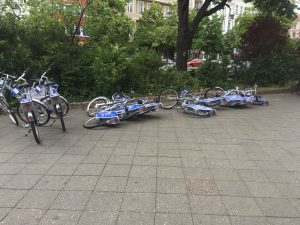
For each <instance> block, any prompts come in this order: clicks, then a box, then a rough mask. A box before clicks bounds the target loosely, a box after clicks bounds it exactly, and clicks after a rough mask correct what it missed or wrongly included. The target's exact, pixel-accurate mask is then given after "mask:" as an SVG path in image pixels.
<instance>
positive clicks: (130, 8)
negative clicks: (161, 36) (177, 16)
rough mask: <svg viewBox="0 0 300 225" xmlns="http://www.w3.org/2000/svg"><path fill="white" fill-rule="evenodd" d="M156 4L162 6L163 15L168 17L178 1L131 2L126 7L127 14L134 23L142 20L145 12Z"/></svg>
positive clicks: (131, 0)
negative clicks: (172, 6) (171, 8)
mask: <svg viewBox="0 0 300 225" xmlns="http://www.w3.org/2000/svg"><path fill="white" fill-rule="evenodd" d="M153 2H155V3H158V4H160V5H161V8H162V13H163V14H164V15H165V16H167V15H168V13H169V11H170V6H171V5H172V4H174V3H175V2H176V0H155V1H151V0H150V1H146V0H130V1H129V3H128V4H127V6H126V13H127V15H128V16H129V17H131V18H132V19H133V20H134V21H136V20H138V19H139V18H141V16H142V13H143V12H144V11H145V10H148V9H150V7H151V4H152V3H153Z"/></svg>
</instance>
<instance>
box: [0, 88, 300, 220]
mask: <svg viewBox="0 0 300 225" xmlns="http://www.w3.org/2000/svg"><path fill="white" fill-rule="evenodd" d="M267 97H268V98H269V99H270V106H252V107H248V108H243V109H229V108H220V109H219V110H218V111H217V116H215V117H211V118H195V117H191V116H189V115H187V114H183V113H179V112H177V111H176V110H171V111H161V112H158V113H152V114H149V115H145V116H144V117H142V118H137V119H134V120H131V121H124V122H122V123H121V124H120V126H119V127H117V128H101V129H98V130H86V129H84V128H82V123H83V122H84V121H85V120H86V119H87V117H86V115H85V113H84V112H83V111H81V110H73V111H71V112H70V115H69V116H68V117H67V118H66V126H67V132H66V133H62V131H61V130H60V128H59V124H58V122H57V123H55V124H54V126H53V127H43V128H40V132H41V138H42V144H41V145H36V144H35V142H34V140H33V136H32V134H30V135H29V136H28V137H24V134H25V132H26V129H23V128H22V127H14V126H13V125H11V124H10V123H9V121H8V118H7V117H6V116H4V115H1V116H0V128H1V130H0V137H1V139H0V221H1V224H9V225H27V224H28V225H36V224H39V225H50V224H61V225H100V224H101V225H138V224H139V225H154V224H155V225H299V224H300V97H299V96H293V95H289V94H277V95H269V96H267Z"/></svg>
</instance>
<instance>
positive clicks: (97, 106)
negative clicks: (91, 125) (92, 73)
mask: <svg viewBox="0 0 300 225" xmlns="http://www.w3.org/2000/svg"><path fill="white" fill-rule="evenodd" d="M108 102H109V99H108V98H106V97H104V96H100V97H97V98H94V99H93V100H92V101H90V103H89V104H88V106H87V108H86V112H87V114H88V115H89V116H91V117H92V116H95V115H96V113H97V112H99V111H100V110H101V109H102V108H105V107H106V106H107V104H108Z"/></svg>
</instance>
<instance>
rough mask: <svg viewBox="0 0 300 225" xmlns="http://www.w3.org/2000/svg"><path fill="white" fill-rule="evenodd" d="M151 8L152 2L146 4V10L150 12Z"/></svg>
mask: <svg viewBox="0 0 300 225" xmlns="http://www.w3.org/2000/svg"><path fill="white" fill-rule="evenodd" d="M150 8H151V3H150V2H146V9H147V10H149V9H150Z"/></svg>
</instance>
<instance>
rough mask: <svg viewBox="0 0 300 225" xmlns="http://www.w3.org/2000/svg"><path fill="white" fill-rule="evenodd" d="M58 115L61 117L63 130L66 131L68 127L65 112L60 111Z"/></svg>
mask: <svg viewBox="0 0 300 225" xmlns="http://www.w3.org/2000/svg"><path fill="white" fill-rule="evenodd" d="M57 115H58V117H59V120H60V123H61V127H62V130H63V132H65V131H66V127H65V121H64V113H63V112H59V113H58V114H57Z"/></svg>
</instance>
